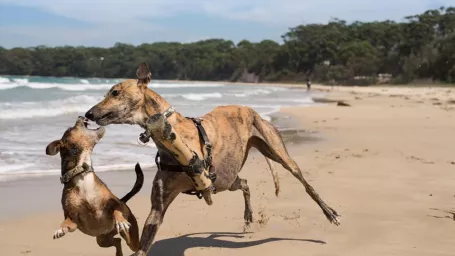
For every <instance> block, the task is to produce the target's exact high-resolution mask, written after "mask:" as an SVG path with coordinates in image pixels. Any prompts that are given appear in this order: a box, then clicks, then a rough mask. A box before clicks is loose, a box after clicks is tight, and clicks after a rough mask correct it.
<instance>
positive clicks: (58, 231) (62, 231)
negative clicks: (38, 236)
mask: <svg viewBox="0 0 455 256" xmlns="http://www.w3.org/2000/svg"><path fill="white" fill-rule="evenodd" d="M65 234H66V231H65V230H64V229H62V228H61V229H59V230H57V231H55V233H54V239H58V238H60V237H62V236H64V235H65Z"/></svg>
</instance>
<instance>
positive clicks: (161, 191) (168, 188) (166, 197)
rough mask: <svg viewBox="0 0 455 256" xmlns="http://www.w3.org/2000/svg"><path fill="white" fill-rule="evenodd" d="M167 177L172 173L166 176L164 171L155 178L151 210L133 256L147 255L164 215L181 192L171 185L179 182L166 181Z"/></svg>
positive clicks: (170, 179)
mask: <svg viewBox="0 0 455 256" xmlns="http://www.w3.org/2000/svg"><path fill="white" fill-rule="evenodd" d="M167 175H172V173H171V174H168V173H166V171H164V172H163V171H159V172H158V173H157V174H156V176H155V180H154V181H153V188H152V197H151V200H152V210H151V211H150V214H149V216H148V217H147V220H146V221H145V223H144V228H143V230H142V235H141V242H140V248H139V251H137V252H136V253H135V254H133V255H134V256H145V255H146V254H147V252H148V251H149V250H150V247H151V246H152V244H153V241H154V239H155V236H156V233H157V232H158V229H159V227H160V225H161V224H162V223H163V218H164V214H165V213H166V210H167V208H168V207H169V205H170V204H171V203H172V201H174V199H175V198H176V197H177V195H178V194H179V193H180V192H182V191H180V190H176V189H173V187H175V186H176V185H175V184H172V183H173V182H179V180H173V179H172V178H169V179H167Z"/></svg>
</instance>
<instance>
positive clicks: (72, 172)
mask: <svg viewBox="0 0 455 256" xmlns="http://www.w3.org/2000/svg"><path fill="white" fill-rule="evenodd" d="M89 172H93V168H92V167H91V166H90V165H88V164H87V163H83V164H82V165H76V167H74V168H71V169H69V168H68V169H66V168H65V169H63V168H62V175H61V176H60V182H61V183H62V184H68V183H70V182H71V180H73V179H74V178H75V177H77V176H80V175H85V174H86V173H89Z"/></svg>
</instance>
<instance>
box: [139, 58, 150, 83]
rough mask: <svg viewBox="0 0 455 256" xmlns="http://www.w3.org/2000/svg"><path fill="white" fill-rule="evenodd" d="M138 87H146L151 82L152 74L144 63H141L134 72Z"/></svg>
mask: <svg viewBox="0 0 455 256" xmlns="http://www.w3.org/2000/svg"><path fill="white" fill-rule="evenodd" d="M136 76H137V79H138V80H139V81H138V84H139V85H147V84H148V83H149V82H150V80H152V73H151V72H150V69H149V67H148V66H147V64H146V63H145V62H143V63H141V65H139V67H138V68H137V70H136Z"/></svg>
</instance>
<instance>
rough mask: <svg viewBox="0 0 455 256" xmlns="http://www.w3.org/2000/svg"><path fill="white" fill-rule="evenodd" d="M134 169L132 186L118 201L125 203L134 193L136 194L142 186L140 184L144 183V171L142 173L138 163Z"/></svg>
mask: <svg viewBox="0 0 455 256" xmlns="http://www.w3.org/2000/svg"><path fill="white" fill-rule="evenodd" d="M134 171H135V172H136V183H134V186H133V188H132V189H131V191H130V192H128V194H126V195H124V196H123V197H122V199H120V201H122V202H124V203H126V202H128V200H130V199H131V198H132V197H133V196H134V195H136V194H137V192H139V191H140V190H141V188H142V185H143V184H144V173H142V169H141V166H140V165H139V163H137V164H136V166H135V168H134Z"/></svg>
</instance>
